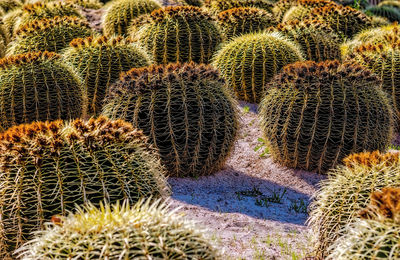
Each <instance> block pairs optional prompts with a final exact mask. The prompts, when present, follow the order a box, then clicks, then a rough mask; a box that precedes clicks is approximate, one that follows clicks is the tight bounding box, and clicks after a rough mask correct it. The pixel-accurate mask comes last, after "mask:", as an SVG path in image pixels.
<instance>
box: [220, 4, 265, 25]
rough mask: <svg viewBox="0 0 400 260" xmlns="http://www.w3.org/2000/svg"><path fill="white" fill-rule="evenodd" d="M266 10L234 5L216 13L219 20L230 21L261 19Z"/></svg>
mask: <svg viewBox="0 0 400 260" xmlns="http://www.w3.org/2000/svg"><path fill="white" fill-rule="evenodd" d="M265 14H269V13H268V12H267V11H265V10H263V9H259V8H255V7H236V8H232V9H228V10H226V11H222V12H220V13H219V14H218V20H219V21H221V22H223V23H224V22H232V21H235V20H239V21H240V20H243V19H254V20H257V19H258V20H262V19H263V18H264V16H265Z"/></svg>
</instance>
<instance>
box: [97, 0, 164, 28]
mask: <svg viewBox="0 0 400 260" xmlns="http://www.w3.org/2000/svg"><path fill="white" fill-rule="evenodd" d="M158 8H161V5H160V4H159V3H158V2H156V1H155V0H117V1H113V2H111V3H110V4H109V6H108V8H107V11H106V13H105V15H104V17H103V31H104V34H105V35H111V36H112V35H114V34H118V35H123V36H127V32H128V28H129V25H130V23H131V22H132V20H133V19H135V18H136V17H139V16H140V15H142V14H146V13H150V12H152V11H153V10H156V9H158Z"/></svg>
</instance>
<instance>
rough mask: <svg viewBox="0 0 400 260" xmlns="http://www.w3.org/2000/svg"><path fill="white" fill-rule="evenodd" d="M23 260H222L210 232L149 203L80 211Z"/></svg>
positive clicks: (53, 227) (28, 248)
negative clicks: (78, 258)
mask: <svg viewBox="0 0 400 260" xmlns="http://www.w3.org/2000/svg"><path fill="white" fill-rule="evenodd" d="M89 245H90V246H89ZM17 255H19V257H20V258H21V259H25V260H28V259H30V260H49V259H67V258H68V257H70V258H74V257H79V256H82V255H84V256H85V257H86V258H87V259H110V260H118V259H203V260H214V259H219V258H220V257H219V253H218V252H217V250H216V249H215V248H214V246H213V245H212V243H211V242H210V240H209V236H206V231H205V230H202V229H200V228H198V227H197V226H196V225H195V224H194V223H193V222H192V221H188V220H185V219H184V218H183V217H182V215H180V214H178V213H176V212H175V211H172V212H171V211H170V210H169V207H168V204H166V203H161V202H160V201H156V202H154V203H152V204H151V203H150V201H144V200H141V201H140V202H138V203H137V204H135V205H133V206H129V203H127V202H124V203H123V204H122V205H121V204H119V203H118V204H116V205H113V206H110V205H108V204H106V205H100V207H99V208H96V207H94V206H92V205H89V206H87V207H85V208H78V210H77V213H75V214H74V215H73V214H70V215H69V216H68V217H62V218H60V219H59V221H55V223H52V224H50V225H48V226H47V228H46V230H44V231H41V232H40V233H38V234H37V235H36V238H35V239H33V240H32V241H31V242H29V243H28V244H26V245H25V246H24V247H23V248H21V249H20V250H19V252H18V254H17Z"/></svg>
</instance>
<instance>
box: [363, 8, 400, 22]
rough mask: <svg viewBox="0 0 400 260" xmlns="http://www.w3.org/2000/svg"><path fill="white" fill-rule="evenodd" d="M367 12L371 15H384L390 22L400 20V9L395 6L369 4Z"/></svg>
mask: <svg viewBox="0 0 400 260" xmlns="http://www.w3.org/2000/svg"><path fill="white" fill-rule="evenodd" d="M365 13H366V14H369V15H374V16H379V17H384V18H386V19H388V20H389V21H390V22H400V11H399V9H398V8H397V7H393V6H385V5H383V6H369V7H368V8H367V9H365Z"/></svg>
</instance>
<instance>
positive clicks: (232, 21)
mask: <svg viewBox="0 0 400 260" xmlns="http://www.w3.org/2000/svg"><path fill="white" fill-rule="evenodd" d="M218 24H219V26H220V27H221V29H222V33H223V35H224V36H225V38H227V39H232V38H234V37H236V36H240V35H242V34H247V33H256V32H260V31H262V30H264V29H266V28H268V27H270V26H275V25H276V24H277V22H276V20H275V18H274V17H273V16H272V15H271V14H270V13H268V12H267V11H265V10H263V9H258V8H253V7H239V8H232V9H229V10H227V11H223V12H221V13H219V14H218Z"/></svg>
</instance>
